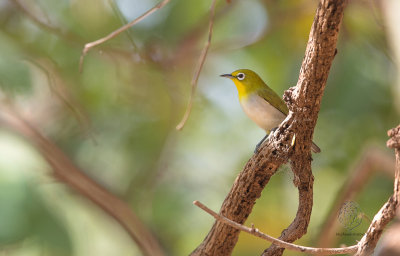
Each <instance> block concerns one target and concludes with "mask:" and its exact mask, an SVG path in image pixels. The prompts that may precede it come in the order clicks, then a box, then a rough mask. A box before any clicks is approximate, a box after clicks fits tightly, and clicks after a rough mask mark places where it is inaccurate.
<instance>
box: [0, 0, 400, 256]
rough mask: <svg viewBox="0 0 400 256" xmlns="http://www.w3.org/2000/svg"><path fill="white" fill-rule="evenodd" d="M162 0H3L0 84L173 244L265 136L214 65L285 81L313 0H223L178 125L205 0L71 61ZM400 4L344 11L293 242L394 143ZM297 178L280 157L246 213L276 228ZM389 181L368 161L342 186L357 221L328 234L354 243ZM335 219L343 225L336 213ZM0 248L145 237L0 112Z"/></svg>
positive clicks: (96, 245)
mask: <svg viewBox="0 0 400 256" xmlns="http://www.w3.org/2000/svg"><path fill="white" fill-rule="evenodd" d="M157 3H158V1H156V0H57V1H53V0H34V1H29V0H18V1H17V0H1V1H0V86H1V98H2V100H7V101H10V102H12V103H13V104H14V105H15V106H17V107H18V109H19V110H20V111H21V113H22V114H23V116H24V117H25V118H26V119H27V120H29V122H30V123H32V124H33V125H34V126H35V127H37V128H38V129H39V130H40V131H41V132H42V133H43V134H44V135H45V136H46V137H48V138H50V139H51V140H52V141H54V142H55V143H56V144H57V145H58V146H59V147H60V148H61V149H62V150H63V151H64V152H65V153H66V154H67V155H68V156H69V157H70V158H71V159H72V160H73V161H74V162H75V163H76V165H78V166H79V167H80V168H81V169H82V170H83V171H84V172H85V173H86V174H87V175H89V176H90V177H91V178H92V179H93V180H95V181H96V182H98V183H99V184H101V185H102V186H104V187H105V188H107V189H108V190H109V191H111V192H112V193H113V194H115V195H117V196H118V197H120V198H122V199H123V200H124V201H125V202H126V203H127V204H128V205H129V206H130V207H131V208H132V210H133V211H134V212H135V213H136V214H137V215H138V216H139V217H140V219H141V220H142V221H143V222H144V223H145V224H146V225H147V226H148V227H149V228H150V229H151V230H152V231H153V233H154V234H155V236H156V237H157V238H158V240H159V241H160V243H161V244H162V246H163V248H164V249H165V251H166V254H167V255H187V254H189V253H190V252H191V251H192V250H193V249H194V248H195V247H196V246H197V245H198V244H199V243H200V242H201V241H202V240H203V238H204V237H205V235H206V234H207V232H208V230H209V229H210V228H211V225H212V223H213V222H214V220H213V219H212V218H211V217H210V216H209V215H207V214H206V213H204V212H203V211H201V210H200V209H198V208H197V207H195V206H193V205H192V202H193V201H194V200H199V201H201V202H203V203H205V204H206V205H208V206H209V207H210V208H212V209H214V210H216V211H218V209H219V207H220V205H221V203H222V201H223V199H224V197H225V195H226V194H227V193H228V191H229V189H230V187H231V185H232V183H233V181H234V179H235V177H236V175H237V174H238V173H239V172H240V170H241V169H242V167H243V166H244V164H245V163H246V161H247V160H248V159H249V158H250V157H251V155H252V152H253V149H254V146H255V144H256V143H257V142H258V141H259V140H260V139H261V138H262V137H263V136H264V133H263V131H262V130H260V129H259V128H258V127H257V126H256V125H255V124H254V123H252V122H251V121H250V120H249V119H248V118H247V117H246V116H245V115H244V113H243V112H242V110H241V108H240V105H239V102H238V99H237V92H236V89H235V87H234V85H233V84H232V83H231V82H230V81H228V80H227V79H223V78H220V77H219V75H220V74H223V73H228V72H231V71H233V70H235V69H238V68H249V69H252V70H254V71H256V72H257V73H258V74H259V75H260V76H261V77H262V78H263V79H264V80H265V81H266V82H267V83H268V84H269V85H270V87H272V88H273V89H274V90H275V91H277V92H278V94H280V95H282V94H283V91H284V90H285V89H287V88H289V87H290V86H293V85H295V84H296V81H297V77H298V73H299V68H300V65H301V61H302V58H303V55H304V51H305V47H306V43H307V40H308V33H309V30H310V26H311V23H312V21H313V17H314V12H315V9H316V7H317V4H318V2H317V1H309V0H302V1H298V0H296V1H294V0H284V1H271V0H264V1H262V0H246V1H244V0H233V1H232V2H231V3H230V4H228V3H227V2H226V1H222V0H220V1H217V6H216V17H215V24H214V34H213V38H212V44H211V47H210V51H209V54H208V57H207V60H206V62H205V65H204V69H203V71H202V73H201V76H200V79H199V83H198V90H197V93H196V96H195V98H194V103H193V111H192V113H191V115H190V117H189V120H188V122H187V124H186V126H185V127H184V128H183V130H182V131H177V130H176V129H175V126H176V125H177V124H178V122H179V121H180V119H181V118H182V116H183V113H184V111H185V108H186V106H187V104H188V99H189V95H190V80H191V77H192V74H193V70H194V68H195V65H196V62H197V59H198V57H199V55H200V52H201V49H202V47H203V45H204V43H205V41H206V38H207V32H208V22H209V7H210V4H211V1H198V0H171V2H170V3H169V4H168V5H166V6H165V7H164V8H163V9H161V10H159V11H157V12H156V13H154V14H152V15H151V16H149V17H148V18H146V19H145V20H143V21H142V22H140V23H138V24H137V25H135V26H134V27H132V28H131V29H129V30H128V31H126V32H125V33H123V34H121V35H119V36H118V37H116V38H114V39H112V40H110V41H108V42H106V43H105V44H103V45H101V46H99V47H96V48H94V49H93V50H91V51H90V52H89V53H88V55H87V56H86V58H85V61H84V66H83V72H82V73H79V71H78V67H79V57H80V54H81V51H82V49H83V46H84V45H85V43H87V42H90V41H94V40H96V39H98V38H100V37H103V36H105V35H107V34H108V33H110V32H111V31H113V30H115V29H117V28H118V27H120V26H121V25H123V24H125V23H126V22H128V21H131V20H133V19H134V18H136V17H138V16H139V15H141V14H142V13H143V12H145V11H146V10H148V9H149V8H151V7H153V6H154V5H155V4H157ZM398 11H400V6H399V4H398V3H397V2H396V0H382V1H370V0H360V1H350V3H349V5H348V7H347V9H346V11H345V17H344V20H343V24H342V29H341V31H340V38H339V42H338V46H337V48H338V54H337V55H336V58H335V60H334V62H333V66H332V69H331V72H330V77H329V80H328V84H327V88H326V91H325V95H324V97H323V101H322V106H321V112H320V115H319V119H318V123H317V126H316V129H315V133H314V141H315V142H317V144H318V145H319V146H320V147H321V149H322V153H321V154H318V155H314V156H313V158H314V161H313V172H314V175H315V194H314V199H315V201H314V209H313V214H312V218H311V223H310V227H309V231H308V233H307V235H305V236H304V237H303V238H302V239H301V240H300V241H298V243H299V244H303V245H308V246H315V245H317V244H318V239H319V238H321V237H324V236H326V235H328V234H327V233H324V231H323V226H324V223H325V221H326V219H327V218H328V216H329V215H331V214H335V213H332V211H333V210H332V209H333V207H334V204H335V201H337V200H338V199H337V198H338V195H339V192H340V191H341V190H342V189H343V188H344V187H345V186H346V185H345V184H346V181H348V180H349V177H351V176H352V174H353V171H354V170H355V168H356V167H357V166H358V162H359V161H361V160H362V159H363V157H362V154H363V152H365V151H368V150H369V149H371V148H374V150H379V151H380V152H383V154H385V155H387V156H388V157H389V159H390V158H393V159H394V154H393V152H392V151H391V150H388V149H386V148H385V143H386V140H387V135H386V131H387V130H388V129H390V128H392V127H394V126H396V125H397V124H398V123H399V111H400V104H399V99H400V95H399V92H400V90H399V83H398V81H399V79H398V76H399V70H398V68H397V67H396V62H398V60H399V56H400V54H399V53H400V50H399V45H400V39H399V38H400V32H399V30H398V27H397V28H396V24H398V21H396V19H398V18H397V16H398V15H396V14H397V13H398ZM396 29H397V30H396ZM0 111H1V110H0ZM388 172H389V174H388ZM292 179H293V177H292V174H291V171H290V169H289V167H288V166H283V167H281V169H280V171H279V172H278V173H277V174H276V175H275V176H273V178H272V179H271V181H270V182H269V184H268V185H267V187H266V189H265V190H264V192H263V195H262V197H261V199H259V200H258V201H257V204H256V206H255V208H254V211H253V213H252V215H251V216H250V217H249V220H248V222H247V223H246V224H248V225H250V224H251V223H254V224H255V225H256V227H257V228H259V229H260V230H262V231H264V232H266V233H268V234H270V235H273V236H275V237H278V236H279V234H280V232H281V231H282V230H283V229H284V228H286V227H287V226H288V225H289V224H290V222H291V221H292V219H293V218H294V216H295V213H296V210H297V201H298V199H297V197H298V194H297V189H296V188H295V187H294V186H293V183H292ZM392 187H393V186H392V177H391V175H390V170H389V171H388V170H380V169H379V168H377V170H375V172H374V173H373V174H371V177H370V179H368V182H365V184H363V186H361V188H357V189H356V191H354V194H353V198H352V199H351V200H352V201H354V202H356V203H357V204H358V205H359V209H360V212H362V213H363V214H365V216H367V217H365V218H363V220H362V223H361V225H360V226H358V227H356V228H355V229H354V230H351V232H353V233H356V234H350V235H342V236H339V235H333V239H331V241H330V244H329V246H339V245H340V244H348V245H351V244H354V243H356V240H359V239H360V237H361V234H362V233H364V232H365V231H366V229H367V227H368V225H369V222H368V218H370V219H372V217H373V216H374V214H375V213H376V212H377V211H378V210H379V208H380V207H381V205H382V204H383V203H384V202H385V201H386V200H387V198H388V197H389V196H390V195H391V193H392ZM339 224H340V223H339ZM347 231H348V230H347ZM335 232H336V231H335ZM337 232H346V230H345V229H342V228H340V225H339V229H337ZM331 235H332V234H331ZM268 246H269V243H267V242H265V241H263V240H260V239H258V238H255V237H252V236H250V235H247V234H241V235H240V239H239V242H238V245H237V247H236V248H235V250H234V253H233V255H237V256H239V255H259V254H260V253H261V252H262V250H264V249H265V248H266V247H268ZM0 255H23V256H28V255H29V256H31V255H32V256H35V255H77V256H78V255H98V256H102V255H104V256H106V255H141V253H140V251H139V250H138V248H137V246H136V245H135V243H134V242H133V241H132V240H131V239H130V237H129V236H128V235H127V234H126V232H125V230H124V229H123V228H121V226H120V225H119V224H118V223H117V222H116V221H115V220H114V219H113V218H111V217H110V216H108V215H107V214H105V213H104V212H103V211H102V210H101V209H99V208H98V207H97V206H96V205H94V204H93V203H91V202H90V201H89V200H87V199H86V198H84V197H83V196H81V195H80V194H78V193H76V192H75V191H74V190H72V189H70V188H69V187H68V186H66V185H64V184H63V183H61V182H59V181H57V180H56V179H55V178H54V177H53V176H52V170H51V168H50V167H49V165H48V164H47V162H46V161H45V160H44V159H43V157H42V156H41V154H40V153H39V152H38V151H37V150H36V148H35V147H34V146H32V144H31V143H30V142H29V141H28V140H26V139H24V138H23V137H21V136H19V135H18V133H17V132H15V131H13V130H12V129H9V128H6V127H5V126H1V127H0ZM285 255H296V254H295V253H290V252H286V253H285Z"/></svg>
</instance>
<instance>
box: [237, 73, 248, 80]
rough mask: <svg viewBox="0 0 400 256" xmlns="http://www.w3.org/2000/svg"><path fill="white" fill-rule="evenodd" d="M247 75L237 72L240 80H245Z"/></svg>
mask: <svg viewBox="0 0 400 256" xmlns="http://www.w3.org/2000/svg"><path fill="white" fill-rule="evenodd" d="M245 77H246V76H245V75H244V74H243V73H239V74H237V76H236V78H237V79H239V80H243V79H244V78H245Z"/></svg>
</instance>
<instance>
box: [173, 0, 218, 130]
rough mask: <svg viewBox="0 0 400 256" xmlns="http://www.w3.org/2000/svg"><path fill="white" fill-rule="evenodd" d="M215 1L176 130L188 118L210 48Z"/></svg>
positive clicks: (213, 1)
mask: <svg viewBox="0 0 400 256" xmlns="http://www.w3.org/2000/svg"><path fill="white" fill-rule="evenodd" d="M215 3H216V0H212V3H211V8H210V23H209V25H208V39H207V42H206V44H205V45H204V48H203V50H202V52H201V54H200V57H199V59H198V62H197V66H196V69H195V72H194V74H193V78H192V81H191V83H190V84H191V85H192V91H191V93H190V98H189V104H188V106H187V109H186V111H185V114H184V115H183V118H182V120H181V121H180V122H179V124H178V125H177V126H176V129H177V130H182V129H183V126H185V123H186V121H187V120H188V118H189V115H190V112H191V111H192V106H193V99H194V95H195V93H196V88H197V81H198V80H199V76H200V72H201V70H202V69H203V65H204V62H205V61H206V57H207V53H208V49H209V48H210V45H211V38H212V32H213V26H214V14H215Z"/></svg>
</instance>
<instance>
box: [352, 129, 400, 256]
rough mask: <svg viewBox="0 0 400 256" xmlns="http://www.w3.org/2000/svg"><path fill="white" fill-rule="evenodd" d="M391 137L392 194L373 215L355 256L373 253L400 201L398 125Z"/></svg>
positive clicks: (399, 130) (399, 136)
mask: <svg viewBox="0 0 400 256" xmlns="http://www.w3.org/2000/svg"><path fill="white" fill-rule="evenodd" d="M388 135H389V136H390V137H391V138H390V139H389V140H388V142H387V146H388V147H390V148H394V149H395V154H396V169H395V179H394V193H393V195H392V196H391V197H390V198H389V200H388V201H387V202H386V203H385V204H384V205H383V206H382V208H381V209H380V210H379V212H378V213H377V214H376V215H375V217H374V219H373V220H372V223H371V225H370V226H369V228H368V230H367V232H366V233H365V235H364V236H363V237H362V238H361V240H360V242H359V243H358V246H359V248H358V250H357V253H356V254H355V255H356V256H362V255H370V254H372V253H373V251H374V249H375V247H376V244H377V243H378V240H379V238H380V237H381V235H382V232H383V230H384V228H385V227H386V225H387V224H388V223H389V222H390V221H391V220H392V219H393V218H394V217H395V216H396V210H397V209H398V208H399V201H400V144H399V142H400V125H399V126H397V127H396V128H393V129H391V130H389V131H388Z"/></svg>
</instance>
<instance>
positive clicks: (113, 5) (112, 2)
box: [108, 0, 138, 50]
mask: <svg viewBox="0 0 400 256" xmlns="http://www.w3.org/2000/svg"><path fill="white" fill-rule="evenodd" d="M108 3H109V5H110V6H111V9H113V11H114V13H115V14H116V15H117V16H118V18H119V20H120V21H121V24H122V25H124V24H126V23H128V21H127V20H126V19H125V17H124V15H123V14H122V13H121V10H120V9H119V7H118V5H117V3H115V0H108ZM126 33H127V37H128V39H129V41H130V42H131V44H132V46H133V49H134V50H137V49H138V47H137V45H136V44H135V41H134V40H133V36H132V33H131V31H130V30H127V31H126Z"/></svg>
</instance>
